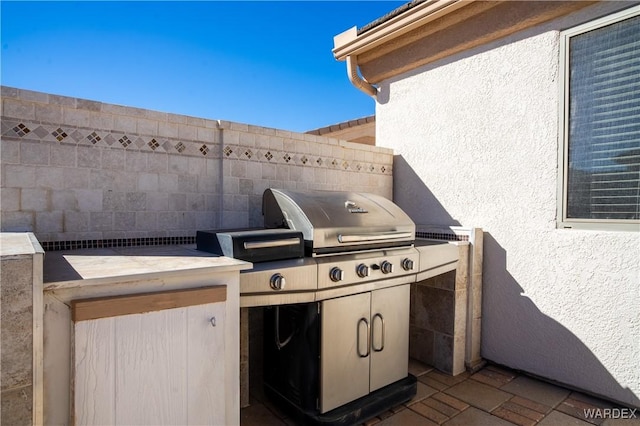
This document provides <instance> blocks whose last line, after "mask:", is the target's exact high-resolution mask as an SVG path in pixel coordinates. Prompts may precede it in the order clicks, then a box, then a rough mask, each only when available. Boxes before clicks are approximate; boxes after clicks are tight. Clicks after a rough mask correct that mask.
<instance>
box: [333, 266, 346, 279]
mask: <svg viewBox="0 0 640 426" xmlns="http://www.w3.org/2000/svg"><path fill="white" fill-rule="evenodd" d="M329 278H331V281H333V282H338V281H342V280H343V279H344V271H343V270H342V269H340V268H338V267H337V266H335V267H333V268H331V270H330V271H329Z"/></svg>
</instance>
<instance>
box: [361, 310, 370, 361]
mask: <svg viewBox="0 0 640 426" xmlns="http://www.w3.org/2000/svg"><path fill="white" fill-rule="evenodd" d="M363 322H364V324H365V325H366V326H367V352H366V353H365V354H364V355H363V354H362V353H361V352H360V324H362V323H363ZM370 346H371V328H370V327H369V321H367V319H366V318H360V319H359V320H358V355H359V356H360V358H366V357H368V356H369V352H370V351H369V347H370Z"/></svg>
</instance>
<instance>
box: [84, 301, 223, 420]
mask: <svg viewBox="0 0 640 426" xmlns="http://www.w3.org/2000/svg"><path fill="white" fill-rule="evenodd" d="M225 310H226V307H225V303H224V302H218V303H207V304H202V305H194V306H188V307H181V308H174V309H163V310H159V311H155V312H147V313H141V314H127V315H119V316H115V317H106V318H99V319H90V320H84V321H78V322H76V323H75V325H74V327H75V343H74V349H73V353H74V367H75V368H74V372H75V378H74V398H73V401H74V410H73V412H74V419H73V420H74V423H75V424H82V425H105V424H110V425H177V424H180V425H196V424H200V425H201V424H209V425H223V424H224V423H225V397H226V396H225V388H224V383H225V364H224V362H225V322H226V318H225ZM212 318H215V320H213V322H212ZM213 323H215V326H214V325H213Z"/></svg>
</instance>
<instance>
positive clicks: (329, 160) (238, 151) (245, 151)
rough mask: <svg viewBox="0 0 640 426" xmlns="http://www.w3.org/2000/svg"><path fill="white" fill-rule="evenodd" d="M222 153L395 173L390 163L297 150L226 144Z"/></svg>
mask: <svg viewBox="0 0 640 426" xmlns="http://www.w3.org/2000/svg"><path fill="white" fill-rule="evenodd" d="M222 153H223V155H224V157H223V158H226V159H231V160H241V161H252V162H258V163H270V164H282V165H295V166H305V167H313V168H326V169H334V170H343V171H354V172H362V173H371V174H385V175H391V174H393V168H392V166H391V165H390V164H376V163H373V162H366V161H359V160H351V161H348V160H345V159H342V158H338V157H334V156H322V155H311V154H305V153H300V152H296V151H285V150H277V149H268V148H262V149H260V148H247V147H243V146H241V145H225V146H224V148H223V150H222Z"/></svg>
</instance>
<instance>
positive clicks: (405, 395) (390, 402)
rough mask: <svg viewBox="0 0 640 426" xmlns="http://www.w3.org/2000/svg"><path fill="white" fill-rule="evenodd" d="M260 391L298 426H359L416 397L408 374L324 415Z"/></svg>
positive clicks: (273, 392)
mask: <svg viewBox="0 0 640 426" xmlns="http://www.w3.org/2000/svg"><path fill="white" fill-rule="evenodd" d="M264 389H265V394H266V395H267V397H268V398H269V399H270V400H271V401H273V402H274V404H276V405H277V406H278V407H280V408H281V409H282V410H283V411H285V412H286V413H287V414H289V415H290V416H291V418H292V419H293V420H294V421H295V422H296V423H298V424H301V425H309V426H348V425H354V424H360V423H363V422H365V421H366V420H367V419H370V418H372V417H375V416H377V415H378V414H382V413H384V412H385V411H387V410H389V409H390V408H393V407H395V406H397V405H400V404H402V403H404V402H407V401H409V400H410V399H411V398H413V397H414V396H415V395H416V391H417V380H416V378H415V376H413V375H411V374H409V375H408V376H407V377H405V378H404V379H402V380H398V381H397V382H395V383H392V384H390V385H388V386H385V387H383V388H381V389H378V390H377V391H374V392H372V393H370V394H369V395H366V396H363V397H362V398H359V399H356V400H355V401H352V402H350V403H348V404H345V405H343V406H341V407H338V408H335V409H333V410H331V411H329V412H327V413H324V414H319V413H318V412H317V411H310V410H304V409H303V408H300V407H299V406H298V405H296V404H295V403H293V402H291V401H290V400H288V399H287V398H286V397H284V396H283V395H282V394H281V393H280V392H278V391H277V390H276V389H274V388H272V387H271V386H269V385H268V384H267V383H265V385H264Z"/></svg>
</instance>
